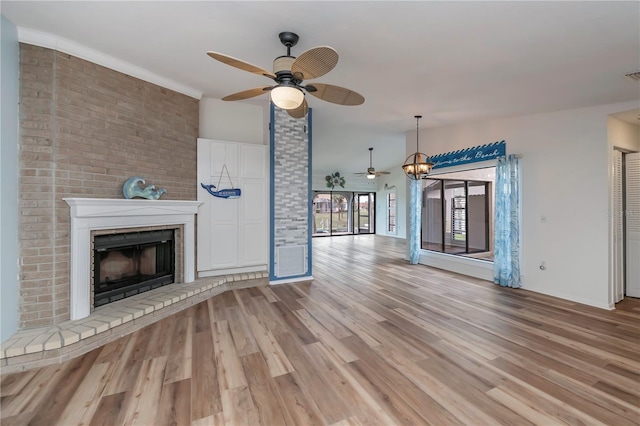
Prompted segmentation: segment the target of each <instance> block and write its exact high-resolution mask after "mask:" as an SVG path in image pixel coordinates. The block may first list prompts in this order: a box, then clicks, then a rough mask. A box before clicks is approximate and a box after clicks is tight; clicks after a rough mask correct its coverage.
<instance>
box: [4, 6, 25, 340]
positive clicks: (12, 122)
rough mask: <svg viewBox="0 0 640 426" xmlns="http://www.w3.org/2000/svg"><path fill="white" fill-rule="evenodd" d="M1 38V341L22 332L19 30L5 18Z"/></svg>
mask: <svg viewBox="0 0 640 426" xmlns="http://www.w3.org/2000/svg"><path fill="white" fill-rule="evenodd" d="M1 19H2V22H1V23H0V29H1V31H2V34H1V35H0V40H1V43H2V45H1V48H0V53H1V55H0V64H1V66H2V73H0V93H2V96H0V99H1V104H0V109H1V117H0V123H1V125H0V127H1V132H0V138H1V143H0V188H2V191H1V192H0V324H1V326H0V341H5V340H6V339H8V338H9V337H10V336H11V335H12V334H13V333H15V332H16V331H17V330H18V75H19V70H20V68H19V58H20V54H19V49H18V31H17V29H16V27H15V25H13V23H11V22H10V21H8V20H7V19H6V18H5V17H4V16H2V17H1Z"/></svg>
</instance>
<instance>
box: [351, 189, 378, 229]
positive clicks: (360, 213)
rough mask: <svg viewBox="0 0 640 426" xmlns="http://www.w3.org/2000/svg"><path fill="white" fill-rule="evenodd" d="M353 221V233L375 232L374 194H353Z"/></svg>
mask: <svg viewBox="0 0 640 426" xmlns="http://www.w3.org/2000/svg"><path fill="white" fill-rule="evenodd" d="M353 200H354V207H353V216H354V217H353V223H354V224H355V228H354V233H355V234H375V232H376V230H375V218H374V217H373V215H374V213H375V211H376V206H375V194H374V193H373V192H371V193H366V194H355V196H354V197H353Z"/></svg>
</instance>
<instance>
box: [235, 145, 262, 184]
mask: <svg viewBox="0 0 640 426" xmlns="http://www.w3.org/2000/svg"><path fill="white" fill-rule="evenodd" d="M267 176H268V173H267V150H266V147H265V146H264V145H242V146H241V147H240V177H241V178H244V179H266V177H267Z"/></svg>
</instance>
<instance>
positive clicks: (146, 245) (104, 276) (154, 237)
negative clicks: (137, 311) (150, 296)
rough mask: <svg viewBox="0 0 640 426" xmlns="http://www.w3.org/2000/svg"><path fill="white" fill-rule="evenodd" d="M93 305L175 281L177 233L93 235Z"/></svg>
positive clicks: (159, 231)
mask: <svg viewBox="0 0 640 426" xmlns="http://www.w3.org/2000/svg"><path fill="white" fill-rule="evenodd" d="M93 265H94V268H93V270H94V272H93V294H94V297H93V301H94V302H93V306H94V307H96V308H97V307H98V306H102V305H106V304H107V303H111V302H115V301H116V300H120V299H124V298H125V297H130V296H133V295H136V294H138V293H143V292H145V291H149V290H152V289H154V288H158V287H161V286H163V285H167V284H172V283H174V282H175V243H174V230H173V229H169V230H156V231H142V232H128V233H122V234H109V235H96V236H94V250H93Z"/></svg>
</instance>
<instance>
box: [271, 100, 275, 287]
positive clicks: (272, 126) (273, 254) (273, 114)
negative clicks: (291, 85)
mask: <svg viewBox="0 0 640 426" xmlns="http://www.w3.org/2000/svg"><path fill="white" fill-rule="evenodd" d="M275 145H276V122H275V111H274V106H273V102H269V168H270V170H269V175H270V176H269V181H270V182H269V186H270V188H269V192H270V194H269V198H270V200H269V203H270V209H269V210H270V215H271V221H270V224H269V233H270V237H269V238H270V242H269V245H270V250H269V280H271V281H273V280H275V279H276V277H275V276H274V274H273V271H274V270H275V265H276V262H275V259H276V257H275V256H276V239H275V221H276V219H275V216H276V212H275V209H276V204H275V175H276V174H275V156H276V148H275Z"/></svg>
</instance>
